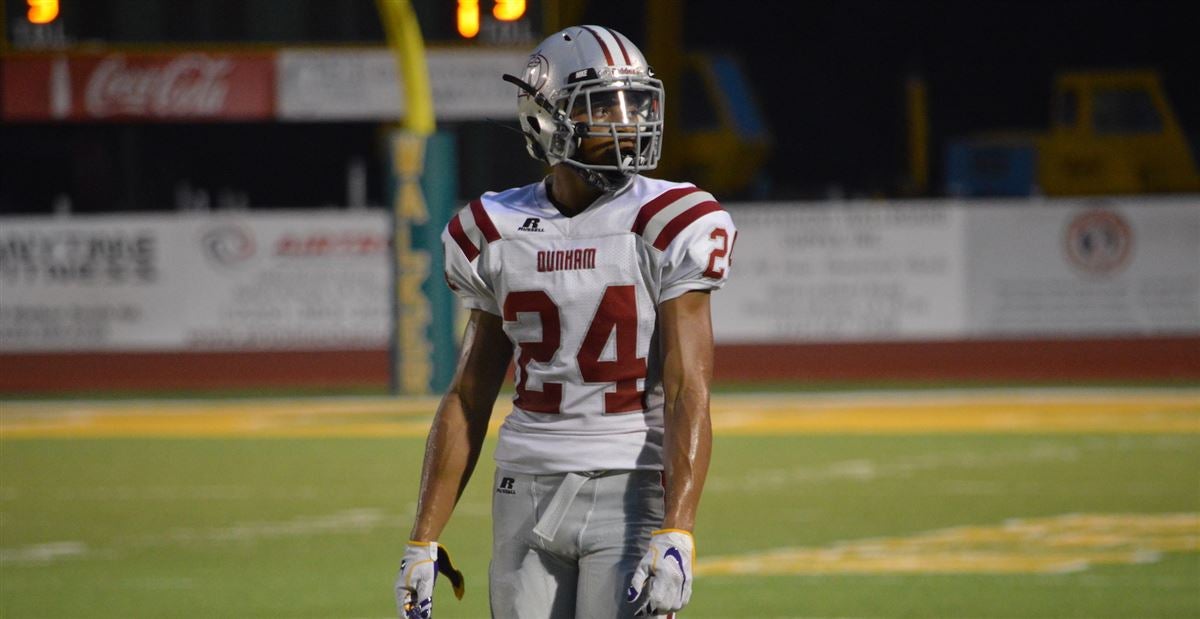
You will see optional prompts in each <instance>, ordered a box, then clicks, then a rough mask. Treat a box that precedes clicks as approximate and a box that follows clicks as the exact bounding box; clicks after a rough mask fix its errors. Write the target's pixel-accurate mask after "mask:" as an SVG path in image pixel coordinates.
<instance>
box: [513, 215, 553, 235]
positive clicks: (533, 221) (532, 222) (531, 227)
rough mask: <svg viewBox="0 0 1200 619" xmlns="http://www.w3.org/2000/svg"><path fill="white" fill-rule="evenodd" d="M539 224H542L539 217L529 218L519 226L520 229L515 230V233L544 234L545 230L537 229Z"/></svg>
mask: <svg viewBox="0 0 1200 619" xmlns="http://www.w3.org/2000/svg"><path fill="white" fill-rule="evenodd" d="M540 223H542V219H541V218H540V217H530V218H528V219H526V220H525V223H523V224H521V227H520V228H517V231H518V232H545V231H546V230H545V229H544V228H539V227H538V224H540Z"/></svg>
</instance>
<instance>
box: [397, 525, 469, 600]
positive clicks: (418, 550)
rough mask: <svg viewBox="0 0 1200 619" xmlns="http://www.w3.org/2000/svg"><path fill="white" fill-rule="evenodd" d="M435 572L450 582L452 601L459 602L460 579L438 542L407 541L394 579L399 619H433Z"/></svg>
mask: <svg viewBox="0 0 1200 619" xmlns="http://www.w3.org/2000/svg"><path fill="white" fill-rule="evenodd" d="M438 572H441V573H442V574H444V575H445V576H446V578H449V579H450V585H451V586H453V587H454V597H456V598H458V599H460V600H461V599H462V596H463V575H462V572H460V571H458V570H457V569H455V567H454V564H453V563H451V562H450V553H449V552H448V551H447V550H446V547H445V546H442V545H440V544H438V543H437V542H414V541H409V542H408V546H406V547H405V548H404V558H403V559H402V560H401V561H400V575H399V576H397V577H396V608H397V609H398V610H399V611H400V617H401V619H430V618H431V617H433V585H434V583H435V582H437V575H438Z"/></svg>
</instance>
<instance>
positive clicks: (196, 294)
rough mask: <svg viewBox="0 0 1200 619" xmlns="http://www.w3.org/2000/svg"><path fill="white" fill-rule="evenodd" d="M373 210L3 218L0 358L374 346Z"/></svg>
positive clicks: (377, 331)
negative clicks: (99, 352) (43, 353)
mask: <svg viewBox="0 0 1200 619" xmlns="http://www.w3.org/2000/svg"><path fill="white" fill-rule="evenodd" d="M387 238H388V237H387V221H386V217H385V214H384V213H372V212H363V213H355V214H352V215H351V214H346V213H344V212H319V213H312V212H308V213H302V214H301V213H292V214H261V215H260V214H253V215H252V214H238V215H163V216H124V215H122V216H106V217H74V218H69V219H54V218H49V217H41V218H34V217H15V218H6V219H5V221H4V226H3V228H0V352H16V351H52V350H93V351H95V350H256V349H286V348H304V349H313V348H337V349H378V348H382V347H386V346H387V340H388V329H389V320H388V313H389V311H390V310H389V307H390V306H389V302H388V298H389V297H388V290H389V287H388V277H389V276H388V273H389V269H388V256H389V252H388V241H387Z"/></svg>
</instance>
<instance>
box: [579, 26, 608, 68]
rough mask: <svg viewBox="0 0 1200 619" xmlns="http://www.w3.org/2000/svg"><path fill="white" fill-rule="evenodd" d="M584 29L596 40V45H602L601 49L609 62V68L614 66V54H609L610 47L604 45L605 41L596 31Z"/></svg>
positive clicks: (585, 27)
mask: <svg viewBox="0 0 1200 619" xmlns="http://www.w3.org/2000/svg"><path fill="white" fill-rule="evenodd" d="M583 29H584V30H587V31H588V32H589V33H591V35H592V36H593V37H595V38H596V43H599V44H600V49H601V50H602V51H603V52H604V60H606V61H607V62H608V66H610V67H611V66H613V60H612V54H610V53H609V52H608V45H606V44H605V43H604V39H602V38H600V35H599V34H597V33H596V31H595V30H592V29H591V28H588V27H587V26H584V27H583Z"/></svg>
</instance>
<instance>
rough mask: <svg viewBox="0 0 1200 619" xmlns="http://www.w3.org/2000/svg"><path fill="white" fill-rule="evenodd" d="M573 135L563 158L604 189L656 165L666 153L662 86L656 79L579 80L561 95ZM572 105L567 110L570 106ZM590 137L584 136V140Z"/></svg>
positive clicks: (609, 189)
mask: <svg viewBox="0 0 1200 619" xmlns="http://www.w3.org/2000/svg"><path fill="white" fill-rule="evenodd" d="M556 106H557V107H558V109H560V110H563V111H566V114H565V115H566V117H567V118H568V119H569V121H570V122H571V123H573V125H574V126H573V127H571V129H570V131H569V133H570V135H572V136H574V137H575V139H574V144H573V145H571V148H570V152H564V153H563V155H564V156H562V162H563V163H566V164H568V165H570V166H572V167H574V168H576V169H578V170H579V171H580V172H581V173H582V174H583V175H584V177H585V178H586V179H587V180H588V181H589V182H591V183H592V184H593V185H596V186H597V187H599V188H600V189H603V190H605V191H612V190H615V189H619V188H621V187H624V186H625V185H626V184H627V183H628V181H629V179H631V178H632V177H633V176H634V175H636V174H639V173H641V172H643V171H645V170H653V169H654V168H655V167H657V166H658V159H659V156H660V155H661V154H662V133H663V122H662V109H663V90H662V86H661V83H660V82H659V81H658V80H656V79H651V78H644V79H636V80H635V79H628V80H618V81H606V80H599V79H597V80H589V81H585V82H581V83H579V84H578V85H576V86H575V87H574V88H572V89H571V90H570V92H569V93H567V94H566V96H563V97H561V98H559V99H558V101H557V103H556ZM568 110H569V111H568ZM585 140H586V141H585Z"/></svg>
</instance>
